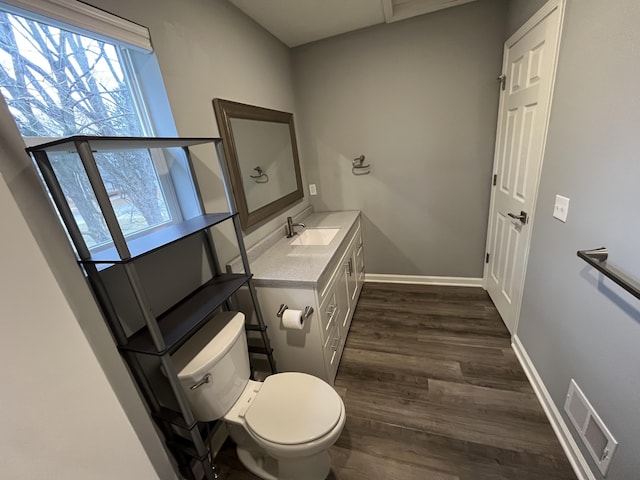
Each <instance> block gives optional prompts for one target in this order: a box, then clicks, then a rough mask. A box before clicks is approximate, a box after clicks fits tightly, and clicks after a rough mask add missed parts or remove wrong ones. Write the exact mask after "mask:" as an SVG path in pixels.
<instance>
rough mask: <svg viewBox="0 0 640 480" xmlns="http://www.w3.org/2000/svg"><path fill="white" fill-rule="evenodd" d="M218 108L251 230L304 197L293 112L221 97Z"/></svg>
mask: <svg viewBox="0 0 640 480" xmlns="http://www.w3.org/2000/svg"><path fill="white" fill-rule="evenodd" d="M213 108H214V110H215V113H216V120H217V121H218V129H219V130H220V135H221V137H222V143H223V147H224V154H225V159H226V164H227V170H228V173H229V176H230V179H231V186H232V187H233V196H234V198H235V201H236V206H237V208H238V213H239V214H240V223H241V224H242V229H243V230H247V229H249V228H250V227H251V226H253V225H256V224H257V223H260V222H262V221H263V220H265V219H267V218H269V217H270V216H272V215H274V214H276V213H278V212H279V211H281V210H283V209H284V208H285V207H287V206H289V205H291V204H293V203H295V202H296V201H297V200H299V199H301V198H302V197H303V196H304V193H303V191H302V177H301V174H300V161H299V159H298V145H297V143H296V132H295V128H294V126H293V114H291V113H287V112H280V111H278V110H270V109H268V108H262V107H256V106H253V105H246V104H244V103H237V102H232V101H229V100H222V99H220V98H216V99H214V100H213Z"/></svg>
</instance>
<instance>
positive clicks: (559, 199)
mask: <svg viewBox="0 0 640 480" xmlns="http://www.w3.org/2000/svg"><path fill="white" fill-rule="evenodd" d="M568 213H569V199H568V198H567V197H563V196H562V195H556V203H555V204H554V205H553V216H554V217H555V218H557V219H558V220H560V221H561V222H566V221H567V214H568Z"/></svg>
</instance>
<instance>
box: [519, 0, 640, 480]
mask: <svg viewBox="0 0 640 480" xmlns="http://www.w3.org/2000/svg"><path fill="white" fill-rule="evenodd" d="M638 25H640V3H639V2H637V0H617V1H616V2H602V1H599V0H568V2H567V9H566V17H565V24H564V32H563V38H562V43H561V48H560V58H559V65H558V72H557V79H556V87H555V94H554V98H553V106H552V113H551V122H550V125H549V134H548V140H547V147H546V153H545V158H544V164H543V169H542V181H541V184H540V190H539V197H538V204H537V212H536V216H535V218H536V222H535V226H534V230H533V237H532V244H531V253H530V259H529V263H528V268H527V275H526V281H525V287H524V297H523V303H522V313H521V318H520V323H519V325H518V336H519V337H520V339H521V341H522V343H523V345H524V347H525V349H526V350H527V351H528V353H529V355H530V357H531V358H532V361H533V363H534V364H535V367H536V369H537V370H538V372H539V373H540V375H541V377H542V380H543V381H544V383H545V385H546V387H547V388H548V390H549V392H550V394H551V396H552V397H553V400H554V402H555V403H556V405H557V407H558V408H559V409H560V410H561V411H562V406H563V405H564V400H565V395H566V392H567V388H568V386H569V381H570V379H571V378H574V379H575V380H576V382H577V383H578V384H579V385H580V387H581V388H582V390H583V391H584V393H585V394H586V396H587V397H588V399H589V400H590V402H591V403H592V404H593V406H594V407H595V409H596V410H597V412H598V413H599V414H600V416H601V417H602V420H603V421H604V423H605V424H606V425H607V426H608V427H609V429H610V430H611V432H612V433H613V435H614V436H615V438H616V439H617V440H618V441H619V442H620V447H619V449H618V452H617V453H616V454H615V457H614V458H613V460H612V462H611V467H610V471H609V474H608V475H607V478H609V479H613V480H632V479H637V478H638V472H640V455H638V452H639V451H640V411H639V410H638V406H639V405H640V374H639V373H638V365H640V301H639V300H637V299H635V298H633V297H632V296H631V295H629V294H628V293H626V292H625V291H623V290H622V289H621V288H620V287H618V286H617V285H615V284H614V283H613V282H611V281H609V280H606V279H605V280H603V278H602V277H601V276H600V275H598V273H597V272H596V271H595V270H594V269H592V268H590V267H589V266H588V265H587V264H586V263H584V262H583V261H582V260H580V259H579V258H577V257H576V250H579V249H586V248H595V247H600V246H606V247H608V248H609V249H610V257H609V258H610V261H611V263H612V264H615V265H618V266H620V267H621V268H622V269H623V270H626V271H627V272H628V273H629V274H631V275H632V276H634V277H635V278H640V255H639V253H638V246H639V240H640V220H639V216H638V212H637V208H638V205H640V188H639V187H638V180H639V179H640V159H639V158H638V152H640V96H639V95H638V94H637V88H638V85H640V55H638V45H640V29H638ZM556 194H561V195H565V196H567V197H569V198H570V199H571V203H570V208H569V215H568V220H567V223H566V224H565V223H561V222H559V221H558V220H555V219H553V218H552V215H551V214H552V210H553V202H554V197H555V195H556ZM565 420H566V421H567V423H569V422H568V420H567V419H566V418H565ZM570 429H571V430H573V427H570ZM585 456H586V457H589V456H588V454H586V452H585ZM589 458H590V457H589ZM592 470H593V471H594V473H595V474H596V478H601V476H600V475H599V472H598V470H597V468H595V466H593V468H592Z"/></svg>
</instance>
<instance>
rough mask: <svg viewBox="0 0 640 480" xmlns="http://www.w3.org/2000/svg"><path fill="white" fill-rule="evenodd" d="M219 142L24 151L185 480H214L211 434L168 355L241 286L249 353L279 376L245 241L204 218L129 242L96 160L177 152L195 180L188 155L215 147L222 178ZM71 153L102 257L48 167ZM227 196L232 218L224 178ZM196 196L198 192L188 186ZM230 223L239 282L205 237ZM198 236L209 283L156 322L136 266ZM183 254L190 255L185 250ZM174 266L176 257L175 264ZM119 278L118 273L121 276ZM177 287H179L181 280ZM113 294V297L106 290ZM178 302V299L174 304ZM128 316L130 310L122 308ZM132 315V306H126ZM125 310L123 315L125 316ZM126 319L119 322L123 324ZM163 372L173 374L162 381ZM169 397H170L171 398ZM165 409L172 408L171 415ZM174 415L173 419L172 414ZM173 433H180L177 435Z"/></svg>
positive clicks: (67, 141) (78, 144)
mask: <svg viewBox="0 0 640 480" xmlns="http://www.w3.org/2000/svg"><path fill="white" fill-rule="evenodd" d="M220 143H221V140H220V139H219V138H151V137H96V136H86V135H77V136H72V137H68V138H64V139H61V140H55V141H52V142H48V143H43V144H41V145H37V146H34V147H30V148H28V149H27V152H29V153H30V154H32V156H33V158H34V160H35V162H36V164H37V166H38V168H39V169H40V172H41V174H42V179H43V180H44V183H45V184H46V185H47V188H48V189H49V192H50V194H51V196H52V198H53V200H54V203H55V205H56V207H57V209H58V212H59V214H60V217H61V218H62V220H63V223H64V224H65V226H66V227H67V233H68V234H69V238H70V239H71V241H72V242H73V244H74V245H75V247H76V251H77V252H78V256H79V257H80V260H79V264H80V265H81V266H83V267H84V271H85V273H86V274H87V277H88V280H89V283H90V285H91V287H92V289H93V291H94V294H95V295H96V299H97V300H98V303H99V304H100V306H101V308H102V309H103V312H104V314H105V319H106V320H107V323H108V324H109V326H110V328H111V331H112V333H113V335H114V337H115V339H116V344H117V345H118V349H119V350H120V351H121V353H122V354H123V357H124V358H125V359H126V361H127V363H128V366H129V368H130V370H131V372H132V376H133V378H134V379H135V380H136V381H137V382H138V387H139V388H140V391H141V393H142V394H143V396H144V398H145V400H146V401H147V405H148V407H149V410H150V412H151V415H152V416H153V418H154V420H155V422H156V425H157V426H158V428H159V430H160V431H161V432H162V434H163V436H164V438H165V442H166V445H167V446H168V447H169V450H170V451H171V452H172V453H173V454H174V456H175V459H176V461H177V463H178V465H179V468H180V472H181V473H182V475H184V476H185V477H186V478H189V479H190V480H191V479H195V478H196V476H195V475H194V472H195V471H198V472H203V473H204V476H205V477H206V478H207V479H209V480H212V479H213V478H214V474H213V471H212V469H211V459H210V455H209V453H210V452H209V448H208V443H209V440H210V438H211V433H210V432H209V433H206V432H204V431H203V428H204V427H208V425H207V424H206V423H199V422H197V421H196V420H195V418H194V415H193V412H192V410H191V407H190V405H189V401H188V399H187V398H186V395H185V393H184V391H183V389H182V387H181V384H180V382H179V379H178V378H177V376H176V375H175V373H176V372H172V373H171V371H172V368H171V365H172V362H171V358H170V355H171V354H172V353H173V352H175V351H176V350H177V349H178V348H179V347H180V346H181V345H183V344H184V342H186V341H187V340H188V339H189V338H190V337H191V336H192V335H193V334H194V333H195V332H196V331H197V330H198V329H199V328H201V327H202V326H203V325H204V324H205V323H207V322H208V321H210V319H211V318H212V316H213V315H214V314H215V312H216V311H218V310H220V309H223V310H227V309H229V308H230V302H229V298H230V297H231V296H232V295H233V294H235V293H236V292H237V290H238V289H240V288H241V287H243V286H246V287H247V288H248V290H249V293H250V295H251V300H252V303H253V310H254V312H255V315H256V318H257V321H258V326H257V328H254V327H250V328H249V330H255V331H256V332H258V333H260V337H261V340H262V345H263V346H262V347H261V348H260V349H252V351H257V350H260V353H264V354H265V355H267V358H268V360H269V365H270V367H271V372H272V373H276V367H275V360H274V358H273V354H272V352H273V349H272V348H271V346H270V342H269V338H268V336H267V334H266V327H265V325H264V320H263V319H262V314H261V312H260V307H259V304H258V298H257V294H256V291H255V287H254V286H253V285H252V283H251V277H252V275H251V270H250V268H249V262H248V258H247V255H246V250H245V247H244V239H243V236H242V231H241V230H240V221H239V218H238V215H237V214H236V213H228V212H224V213H210V214H203V215H200V216H197V217H194V218H191V219H188V220H185V221H182V222H180V223H175V224H172V225H167V226H165V227H159V228H157V229H154V230H153V231H150V232H148V233H146V234H144V235H140V236H139V237H137V238H127V237H125V235H124V233H123V232H122V227H121V225H120V222H119V220H118V218H117V215H116V212H115V210H114V207H113V203H112V201H111V199H110V196H109V193H108V192H107V189H106V187H105V185H104V181H103V178H102V175H101V174H100V171H99V168H98V165H97V162H96V158H95V155H94V153H95V152H113V151H126V150H136V149H145V150H151V149H156V150H158V149H167V148H181V149H183V150H184V157H185V158H184V159H182V156H180V158H181V159H182V160H184V162H185V163H184V165H183V166H184V168H185V169H188V173H189V175H190V177H191V180H193V177H194V169H193V163H192V160H191V154H190V151H189V147H192V146H195V145H204V144H214V145H215V147H216V151H217V152H218V160H220V165H221V168H222V170H223V173H224V172H225V170H224V168H225V165H224V159H223V158H221V154H222V150H221V148H220V147H221V145H220ZM52 152H57V153H73V154H75V155H77V156H78V157H79V159H80V161H81V164H82V168H83V169H84V172H85V173H86V175H87V178H88V180H89V183H90V188H91V189H92V191H93V195H94V197H95V200H96V202H97V204H98V207H99V210H100V212H101V213H102V216H103V219H104V222H105V224H106V227H107V229H108V230H109V233H110V235H111V239H112V241H113V244H112V245H111V246H109V247H108V248H103V249H102V250H95V249H94V251H91V250H89V248H88V246H87V244H86V241H85V239H84V237H83V235H82V232H81V231H80V227H79V225H78V221H77V219H76V217H75V216H74V213H73V211H72V208H71V205H70V201H69V199H68V198H67V196H66V195H65V192H64V190H63V188H62V186H61V185H60V181H59V179H58V177H57V176H56V172H55V170H54V169H53V167H52V165H51V160H50V158H49V157H50V155H49V154H50V153H52ZM223 182H224V188H225V192H226V193H227V206H228V208H229V210H230V211H234V210H235V203H234V202H233V198H232V197H230V196H229V192H230V191H231V187H230V185H229V182H228V180H227V179H226V176H225V175H223ZM193 186H194V187H195V190H196V191H197V185H195V183H194V185H193ZM198 203H199V206H200V211H204V210H205V208H204V205H203V202H202V199H201V198H198ZM229 219H232V221H233V228H234V231H235V235H236V240H237V245H238V250H239V251H240V254H241V256H242V259H243V266H244V271H245V272H246V273H243V274H232V273H225V274H223V273H222V271H221V269H220V265H219V260H218V256H217V252H216V248H215V243H214V240H213V237H212V235H211V232H210V231H209V229H210V228H211V227H214V226H215V225H217V224H220V223H221V222H224V221H225V220H229ZM199 233H200V235H201V236H202V238H201V240H202V245H203V247H204V248H205V250H206V252H207V255H206V257H207V261H208V267H209V272H210V274H211V275H212V276H213V278H212V279H211V280H209V281H208V282H206V283H204V284H203V285H201V286H200V287H198V288H197V289H196V290H194V291H193V292H192V293H190V294H189V295H188V296H186V297H185V298H182V299H181V300H179V301H178V302H177V303H175V304H174V305H173V306H172V307H171V308H170V309H169V310H167V311H165V312H164V313H162V314H160V315H157V314H154V313H153V309H154V308H153V305H151V304H150V303H149V299H148V298H147V295H146V292H145V290H146V289H148V288H149V287H153V282H154V281H155V279H154V280H153V281H152V280H151V279H149V278H147V277H142V278H141V276H140V275H139V274H138V267H139V266H140V265H139V264H138V263H137V262H136V261H135V260H137V259H139V258H141V257H143V256H145V255H148V254H150V253H152V252H155V251H158V250H160V249H161V248H163V247H166V246H169V245H171V244H173V243H176V242H178V241H180V240H182V239H185V238H187V237H190V236H192V235H196V234H199ZM185 248H188V246H186V247H185ZM172 258H173V257H172ZM153 260H154V261H157V262H165V261H167V259H166V258H165V257H162V256H158V258H157V259H156V258H153ZM115 265H120V267H117V268H119V269H121V270H122V273H123V274H124V276H125V277H126V283H124V284H122V285H121V284H119V283H117V282H116V280H114V279H113V278H111V277H110V276H109V275H104V274H103V273H102V272H103V271H105V270H106V269H109V268H112V267H114V266H115ZM119 273H120V272H118V274H119ZM178 281H179V279H178ZM112 288H113V289H115V290H116V293H115V294H114V295H112V292H111V291H110V289H112ZM121 288H122V289H126V293H125V294H126V295H127V296H130V298H131V303H132V304H133V303H135V305H136V306H137V307H138V309H139V312H140V314H141V316H142V317H143V318H142V319H143V320H144V323H145V326H144V327H143V328H141V329H140V330H138V331H137V332H136V333H134V334H132V335H128V334H127V333H126V328H125V325H124V322H123V319H122V318H121V314H122V312H119V311H118V308H119V307H120V305H118V304H116V303H115V302H114V298H116V297H117V296H118V293H117V292H119V291H120V289H121ZM174 300H175V299H174ZM125 307H126V308H129V307H128V306H125ZM131 307H132V311H137V310H134V308H135V307H134V306H133V305H131ZM128 314H129V313H128V310H127V313H126V315H128ZM126 315H124V316H126ZM163 368H164V370H163ZM160 371H164V372H170V373H169V374H167V375H162V374H161V373H160ZM168 395H172V396H173V397H172V398H170V397H169V396H168ZM168 405H170V406H171V407H170V408H168ZM175 408H178V411H176V410H174V409H175ZM178 430H181V432H180V433H178ZM194 460H196V461H198V462H199V463H200V464H201V466H200V467H199V469H196V470H195V471H194V470H192V468H191V467H192V465H193V461H194Z"/></svg>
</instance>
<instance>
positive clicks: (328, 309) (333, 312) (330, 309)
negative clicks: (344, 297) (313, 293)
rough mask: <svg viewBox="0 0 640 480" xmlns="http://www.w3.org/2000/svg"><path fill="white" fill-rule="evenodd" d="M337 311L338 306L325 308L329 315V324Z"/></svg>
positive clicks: (332, 305)
mask: <svg viewBox="0 0 640 480" xmlns="http://www.w3.org/2000/svg"><path fill="white" fill-rule="evenodd" d="M337 310H338V306H337V305H335V304H331V305H329V308H327V315H329V323H331V320H333V317H334V316H335V314H336V311H337Z"/></svg>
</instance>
